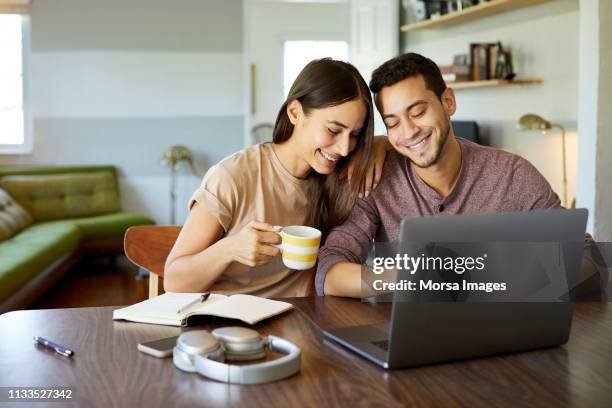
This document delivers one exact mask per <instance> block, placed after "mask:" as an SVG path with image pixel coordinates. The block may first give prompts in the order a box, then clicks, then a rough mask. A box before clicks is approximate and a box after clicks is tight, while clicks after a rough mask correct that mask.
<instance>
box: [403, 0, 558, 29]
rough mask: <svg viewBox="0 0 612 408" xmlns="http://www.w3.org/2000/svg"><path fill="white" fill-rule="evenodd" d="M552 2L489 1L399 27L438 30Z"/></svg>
mask: <svg viewBox="0 0 612 408" xmlns="http://www.w3.org/2000/svg"><path fill="white" fill-rule="evenodd" d="M549 1H552V0H491V1H490V2H488V3H482V4H478V5H476V6H472V7H467V8H465V9H464V10H463V11H455V12H453V13H448V14H445V15H443V16H441V17H439V18H436V19H430V20H424V21H419V22H417V23H413V24H406V25H403V26H401V27H400V30H401V31H403V32H408V31H416V30H423V29H428V28H440V27H445V26H451V25H455V24H460V23H464V22H467V21H470V20H475V19H477V18H482V17H486V16H490V15H493V14H499V13H503V12H506V11H509V10H513V9H517V8H520V7H526V6H535V5H538V4H542V3H547V2H549Z"/></svg>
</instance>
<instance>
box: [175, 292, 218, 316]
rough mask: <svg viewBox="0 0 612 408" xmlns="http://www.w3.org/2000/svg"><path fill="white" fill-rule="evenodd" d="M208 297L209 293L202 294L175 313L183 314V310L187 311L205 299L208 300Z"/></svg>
mask: <svg viewBox="0 0 612 408" xmlns="http://www.w3.org/2000/svg"><path fill="white" fill-rule="evenodd" d="M209 296H210V293H204V294H203V295H200V296H198V297H197V298H196V299H194V300H192V301H191V302H189V303H187V304H186V305H185V306H183V307H181V308H180V309H179V310H178V311H177V312H176V313H183V312H184V311H185V310H187V309H189V308H190V307H192V306H194V305H197V304H198V303H202V302H204V301H205V300H206V299H208V297H209Z"/></svg>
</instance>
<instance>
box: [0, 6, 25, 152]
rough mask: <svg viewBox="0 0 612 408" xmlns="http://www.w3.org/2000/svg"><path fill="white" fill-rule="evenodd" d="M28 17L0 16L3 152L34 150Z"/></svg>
mask: <svg viewBox="0 0 612 408" xmlns="http://www.w3.org/2000/svg"><path fill="white" fill-rule="evenodd" d="M26 25H27V17H24V16H21V15H18V14H0V153H28V152H31V150H32V141H31V132H30V119H29V118H30V115H29V111H28V104H27V92H26V91H27V86H26V85H27V83H26V82H27V81H26V79H27V75H24V73H25V72H27V70H26V69H25V66H26V64H25V57H26V53H25V52H24V49H26V48H25V47H24V45H25V44H26V43H27V41H26V40H27V37H26V36H24V33H26V30H25V28H26Z"/></svg>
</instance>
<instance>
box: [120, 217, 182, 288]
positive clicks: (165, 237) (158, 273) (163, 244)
mask: <svg viewBox="0 0 612 408" xmlns="http://www.w3.org/2000/svg"><path fill="white" fill-rule="evenodd" d="M179 232H181V227H180V226H173V225H172V226H159V225H138V226H134V227H130V228H128V230H127V231H126V232H125V237H124V239H123V248H124V250H125V256H127V258H128V259H129V260H130V261H131V262H132V263H134V264H135V265H137V266H139V267H141V268H143V269H145V270H147V271H148V272H149V299H150V298H152V297H155V296H157V295H159V279H160V278H163V277H164V265H165V263H166V258H168V254H169V253H170V250H171V249H172V246H173V245H174V243H175V242H176V239H177V237H178V235H179Z"/></svg>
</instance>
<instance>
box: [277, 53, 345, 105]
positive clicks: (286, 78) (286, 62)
mask: <svg viewBox="0 0 612 408" xmlns="http://www.w3.org/2000/svg"><path fill="white" fill-rule="evenodd" d="M323 57H331V58H333V59H337V60H341V61H348V43H347V42H346V41H285V43H284V45H283V99H285V98H286V97H287V94H288V93H289V88H291V85H293V81H295V78H296V77H297V76H298V74H299V73H300V71H301V70H302V68H304V66H305V65H306V64H308V63H309V62H310V61H312V60H313V59H317V58H323Z"/></svg>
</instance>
